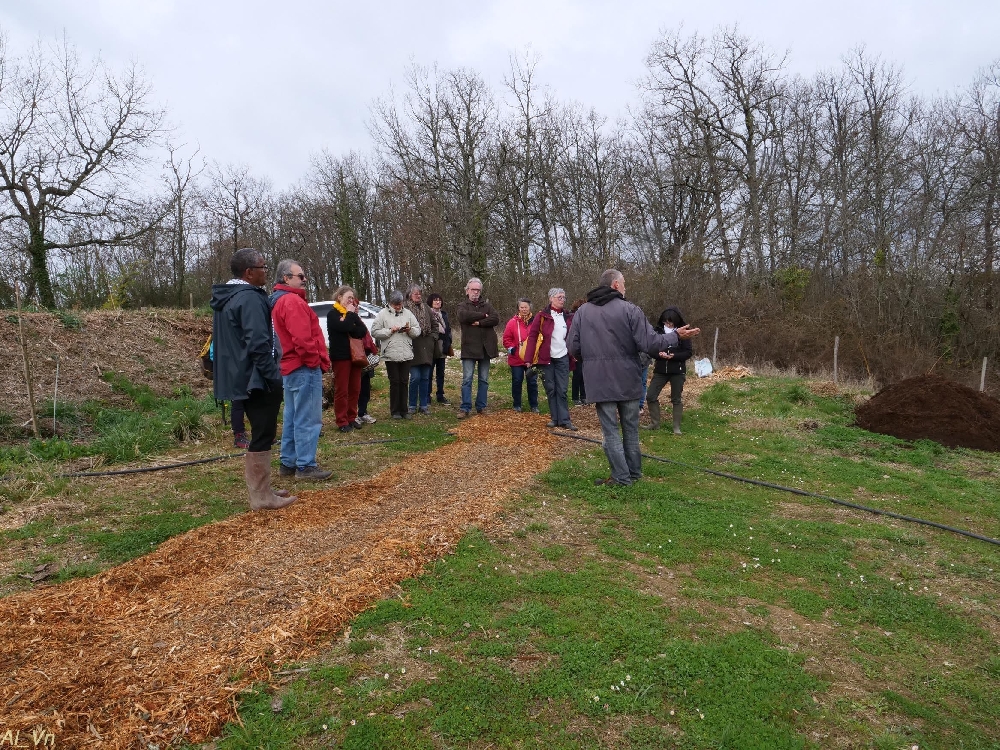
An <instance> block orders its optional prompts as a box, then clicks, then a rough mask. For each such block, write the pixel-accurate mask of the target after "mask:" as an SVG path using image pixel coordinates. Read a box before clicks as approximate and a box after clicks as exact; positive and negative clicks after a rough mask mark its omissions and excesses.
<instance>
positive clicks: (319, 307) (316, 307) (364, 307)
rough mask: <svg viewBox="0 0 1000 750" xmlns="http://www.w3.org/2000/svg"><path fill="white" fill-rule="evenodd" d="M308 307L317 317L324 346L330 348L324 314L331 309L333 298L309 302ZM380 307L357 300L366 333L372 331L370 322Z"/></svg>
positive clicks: (373, 320)
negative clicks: (324, 342)
mask: <svg viewBox="0 0 1000 750" xmlns="http://www.w3.org/2000/svg"><path fill="white" fill-rule="evenodd" d="M309 307H311V308H312V309H313V312H314V313H316V317H318V318H319V327H320V329H321V330H322V331H323V340H324V341H326V348H327V349H329V348H330V338H329V333H327V330H326V316H327V314H328V313H329V312H330V310H332V309H333V300H332V299H331V300H324V301H323V302H310V303H309ZM381 309H382V308H381V307H379V306H378V305H373V304H372V303H371V302H358V317H360V318H361V320H362V321H363V322H364V324H365V326H366V327H367V328H368V333H371V332H372V323H374V322H375V316H376V315H378V314H379V311H380V310H381Z"/></svg>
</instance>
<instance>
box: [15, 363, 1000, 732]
mask: <svg viewBox="0 0 1000 750" xmlns="http://www.w3.org/2000/svg"><path fill="white" fill-rule="evenodd" d="M453 375H454V373H451V374H450V377H453ZM453 386H454V383H450V385H449V396H451V397H452V399H453V400H455V394H454V392H453V391H454V388H453ZM383 388H384V378H381V379H379V380H378V381H376V394H375V397H374V400H373V405H374V407H375V409H374V410H375V413H376V416H380V417H381V416H384V415H383V414H382V413H381V411H380V410H382V411H384V403H383V401H384V399H385V393H384V392H382V390H381V389H383ZM491 391H492V393H491V408H503V407H504V406H506V405H509V403H510V402H509V376H508V375H507V370H506V368H505V367H503V366H499V367H495V368H494V370H493V375H492V378H491ZM143 398H144V396H143V394H142V393H139V392H137V393H136V399H137V403H138V402H139V401H141V400H142V399H143ZM183 399H184V397H183V395H182V396H181V397H180V400H181V402H182V403H184V404H187V406H186V407H185V408H186V409H189V410H190V411H191V412H197V411H198V410H199V407H198V406H197V405H190V404H188V403H187V402H186V401H183ZM543 404H544V400H543ZM852 407H853V400H852V399H851V398H849V397H839V398H829V397H820V396H815V395H813V393H812V392H811V391H810V390H809V389H808V387H807V384H806V383H805V382H804V381H801V380H797V379H789V378H778V377H769V378H749V379H745V380H740V381H733V382H730V383H720V384H717V385H715V386H713V387H712V388H711V389H710V390H708V391H707V392H706V393H705V394H704V395H703V397H702V399H701V404H700V406H699V408H697V409H690V410H688V411H687V413H686V415H685V421H684V432H685V434H684V435H683V436H679V437H678V436H674V435H672V434H669V432H658V433H644V437H643V440H644V449H645V451H646V452H647V453H650V454H654V455H657V456H662V457H665V458H668V459H671V460H673V461H678V462H682V463H684V464H688V465H690V466H692V467H707V468H712V469H716V470H721V471H725V472H729V473H732V474H737V475H740V476H744V477H748V478H755V479H761V480H765V481H769V482H775V483H778V484H782V485H786V486H790V487H796V488H800V489H804V490H808V491H811V492H815V493H819V494H824V495H831V496H834V497H838V498H842V499H845V500H850V501H852V502H857V503H860V504H864V505H868V506H872V507H878V508H883V509H887V510H892V511H894V512H898V513H902V514H908V515H913V516H919V517H921V518H925V519H929V520H934V521H938V522H940V523H944V524H948V525H952V526H957V527H962V528H966V529H969V530H971V531H975V532H977V533H980V534H983V535H986V536H990V537H994V538H997V537H1000V480H998V477H1000V455H996V454H988V453H982V452H976V451H966V450H949V449H946V448H942V447H941V446H939V445H937V444H935V443H930V442H917V443H908V442H904V441H900V440H896V439H894V438H890V437H886V436H881V435H876V434H873V433H868V432H865V431H862V430H859V429H857V428H854V427H851V426H850V424H851V421H852ZM138 408H139V409H142V410H144V411H143V413H146V414H151V415H164V418H163V423H162V426H160V427H157V434H158V435H161V436H162V435H163V433H164V431H165V430H167V429H168V426H169V424H170V423H169V421H168V420H166V418H165V417H166V416H169V415H170V414H172V413H173V411H175V410H173V409H171V405H170V404H169V403H167V402H165V401H156V402H149V403H148V404H146V406H145V407H143V406H141V405H140V406H139V407H138ZM585 408H586V407H585ZM157 419H160V417H157ZM217 421H218V420H217V418H213V417H206V418H204V419H202V420H201V421H199V420H197V419H196V420H194V424H195V426H196V427H197V428H198V429H200V430H203V433H204V434H203V435H202V437H201V438H200V442H197V443H193V442H192V441H191V439H190V436H188V440H187V441H186V442H184V443H181V444H178V443H176V439H177V438H178V437H183V435H177V434H176V433H173V432H172V428H170V429H171V433H168V436H169V434H173V435H174V437H173V440H174V441H175V442H174V443H173V445H175V446H176V447H175V448H172V449H168V450H167V452H166V454H165V455H166V457H167V458H180V457H192V454H193V453H215V452H219V451H228V450H230V448H229V447H228V445H227V440H229V439H230V436H229V434H228V433H227V431H226V430H225V429H224V428H222V427H221V425H218V424H215V422H217ZM454 424H455V412H454V409H453V408H450V409H439V408H435V409H434V411H433V414H432V416H431V417H429V418H423V419H415V420H412V421H410V422H405V423H399V422H392V421H390V420H387V419H380V420H379V423H378V424H377V425H375V426H374V427H372V428H370V429H366V430H365V431H364V432H363V433H360V434H358V435H356V436H353V437H352V438H351V440H350V441H349V440H344V439H341V438H340V437H339V436H337V435H333V436H332V437H330V436H328V437H325V438H324V439H323V440H322V441H321V445H320V462H321V464H323V465H325V466H327V467H329V468H331V469H333V470H334V471H335V472H336V478H337V479H338V480H339V481H346V480H350V479H354V478H358V477H363V476H370V475H371V474H373V473H375V472H377V471H378V470H380V469H381V468H383V467H384V466H386V465H388V464H391V463H393V462H395V461H398V460H400V459H401V458H402V457H404V456H405V455H406V454H408V453H409V452H412V451H416V450H427V449H430V448H433V447H436V446H437V445H441V444H442V443H443V442H444V441H446V440H449V439H450V437H449V436H448V435H447V434H446V432H445V430H446V429H447V428H449V427H451V426H453V425H454ZM122 430H125V428H124V427H123V428H122ZM111 432H112V433H113V432H114V430H111ZM106 434H107V433H106ZM389 438H404V440H403V441H402V442H397V443H386V444H380V445H370V446H361V445H357V444H356V442H357V441H360V440H377V439H389ZM101 439H102V437H101V434H97V435H96V436H95V437H94V438H93V441H92V442H91V443H89V444H88V445H86V446H82V447H81V446H79V445H77V446H75V448H74V451H75V452H76V454H77V455H84V454H85V455H94V453H95V452H97V451H98V448H97V447H95V443H97V442H98V441H100V440H101ZM104 439H106V438H104ZM157 439H163V440H166V438H157ZM352 441H353V442H352ZM123 444H124V443H123ZM136 444H138V443H133V445H136ZM151 445H152V443H151ZM573 446H574V447H577V448H579V449H580V450H579V452H576V453H574V454H572V455H570V457H568V458H566V459H563V460H560V461H558V462H557V463H555V464H554V465H553V466H552V467H551V468H550V469H549V471H547V472H546V473H545V474H544V475H542V476H540V477H539V478H538V479H537V481H536V482H535V484H534V485H533V486H532V487H530V488H529V489H528V490H527V491H525V492H524V493H522V494H521V495H520V496H519V497H517V498H515V499H514V500H512V502H511V506H510V509H509V511H508V513H507V515H506V516H505V518H504V519H503V520H502V523H500V524H499V526H497V527H496V528H491V529H489V530H487V531H478V530H477V531H473V532H470V533H469V534H468V535H467V536H466V537H465V538H464V540H463V541H462V542H461V543H460V544H459V545H458V546H457V549H456V551H455V553H454V554H451V555H448V556H446V557H444V558H442V559H440V560H439V561H438V562H436V563H435V564H433V565H431V566H429V567H428V569H427V570H426V571H425V574H424V575H422V576H420V577H419V578H417V579H414V580H411V581H408V582H406V583H405V584H404V585H403V587H402V589H401V590H400V591H397V592H395V593H394V594H393V595H392V596H391V597H390V598H387V599H386V600H385V601H383V602H382V603H381V604H379V605H378V606H376V607H374V608H372V609H370V610H368V611H366V612H364V613H362V614H361V615H360V616H359V617H357V618H356V619H355V621H354V622H353V623H352V624H351V626H350V628H349V630H347V631H346V632H345V633H343V634H341V635H340V636H339V637H338V638H337V639H336V640H335V641H334V642H331V643H330V644H328V645H327V646H326V647H325V648H322V649H321V656H320V657H318V658H317V659H315V660H313V661H310V662H306V663H300V664H289V665H286V666H285V667H284V668H283V669H282V670H281V671H280V672H279V673H278V674H277V675H276V684H275V685H274V686H270V687H269V686H263V685H261V686H258V688H257V689H255V690H254V691H253V692H251V693H249V694H246V695H244V696H243V697H242V699H241V701H240V722H239V723H233V724H231V725H229V726H227V727H226V729H225V732H224V735H223V736H222V737H221V738H219V739H218V740H216V741H215V742H213V743H210V745H209V746H210V747H211V746H214V747H216V748H218V749H219V750H221V749H222V748H226V749H234V748H313V747H316V748H319V747H343V748H452V747H463V748H465V747H469V748H534V747H538V748H541V747H544V748H546V749H547V750H550V749H552V748H597V747H608V748H619V747H620V748H661V747H662V748H672V747H678V748H800V747H801V748H838V747H843V748H869V747H870V748H884V749H885V750H890V749H892V750H894V749H896V748H912V747H913V746H914V745H916V746H918V747H920V748H943V749H950V748H997V747H1000V702H998V701H997V695H998V691H997V684H998V679H1000V548H998V547H996V546H991V545H989V544H987V543H984V542H981V541H976V540H973V539H968V538H964V537H960V536H957V535H954V534H951V533H948V532H945V531H940V530H935V529H930V528H926V527H920V526H915V525H911V524H907V523H904V522H900V521H892V520H888V519H884V518H878V517H875V516H873V515H871V514H867V513H863V512H859V511H854V510H848V509H844V508H841V507H837V506H834V505H832V504H829V503H827V502H825V501H822V500H819V499H816V498H809V497H802V496H796V495H792V494H788V493H783V492H778V491H775V490H772V489H766V488H762V487H755V486H752V485H748V484H742V483H737V482H733V481H731V480H728V479H724V478H722V477H718V476H713V475H710V474H706V473H703V472H700V471H697V470H696V469H693V468H685V467H681V466H678V465H675V464H667V463H660V462H656V461H650V460H647V461H646V462H645V464H644V470H645V474H646V477H645V479H644V480H643V481H642V482H640V483H639V484H638V485H636V486H634V487H630V488H614V489H612V488H595V487H594V485H593V480H594V479H595V478H597V477H601V476H606V473H607V467H606V463H605V460H604V457H603V454H602V453H601V451H600V449H599V448H597V447H596V446H588V445H581V444H578V443H574V444H573ZM143 450H145V449H143ZM149 450H150V451H152V450H153V449H152V448H150V449H149ZM124 453H125V456H127V455H128V451H127V450H126V451H124ZM101 455H106V456H107V460H121V458H116V456H118V455H119V454H118V453H115V452H114V450H112V448H110V447H109V448H108V450H107V453H105V454H101ZM7 460H8V462H9V463H8V468H10V467H13V471H12V472H11V475H10V476H9V477H8V481H6V482H4V483H2V484H0V505H2V507H3V512H2V513H0V522H2V521H3V520H4V518H5V517H6V518H9V517H10V515H8V514H13V513H16V512H18V511H19V510H20V509H23V508H25V507H28V506H35V507H50V508H51V509H50V510H48V511H46V512H44V513H41V514H40V515H38V517H37V518H34V519H33V520H32V521H31V522H30V523H28V524H26V525H20V526H17V527H16V528H11V529H8V530H0V539H2V540H3V546H4V547H5V548H6V549H7V550H8V556H10V555H13V556H14V557H16V558H18V559H17V560H16V563H12V564H13V565H14V569H13V571H12V572H11V573H9V574H8V575H7V576H6V577H5V578H3V580H2V581H0V583H2V585H3V591H4V592H5V593H9V592H11V591H15V590H21V589H24V588H26V587H28V586H29V585H30V584H29V583H28V582H27V581H25V580H24V579H22V578H19V577H18V575H17V573H20V572H26V571H31V570H32V569H34V568H35V567H36V566H38V565H39V564H43V563H46V562H55V563H57V564H58V565H59V566H60V572H59V574H58V576H57V577H56V579H55V580H60V579H66V578H69V577H73V576H80V575H92V574H93V573H95V572H97V571H99V570H102V569H105V568H107V567H109V566H111V565H114V564H117V563H118V562H120V561H123V560H127V559H131V558H134V557H136V556H139V555H141V554H144V553H145V552H146V551H148V550H150V549H153V548H155V546H156V545H157V544H159V543H160V542H162V541H163V540H165V539H167V538H170V537H171V536H173V535H175V534H178V533H181V532H183V531H185V530H187V529H188V528H192V527H194V526H197V525H201V524H203V523H208V522H211V521H213V520H216V519H220V518H225V517H228V516H231V515H233V514H235V513H240V512H244V511H245V507H246V506H245V497H244V493H245V490H244V488H243V486H242V475H241V472H239V471H238V470H237V469H236V468H234V465H233V463H232V462H222V463H218V464H206V465H202V466H194V467H189V468H187V469H181V470H177V471H172V472H164V473H161V474H153V475H138V476H135V477H130V478H126V479H120V480H73V481H71V480H68V479H58V478H54V477H53V474H55V473H58V471H59V470H60V469H61V467H62V466H63V465H64V464H62V463H60V461H59V460H57V458H56V457H50V458H43V457H39V456H27V457H25V456H21V457H20V460H19V459H18V456H17V455H15V454H13V453H8V454H7ZM11 550H13V552H11ZM8 562H9V561H8Z"/></svg>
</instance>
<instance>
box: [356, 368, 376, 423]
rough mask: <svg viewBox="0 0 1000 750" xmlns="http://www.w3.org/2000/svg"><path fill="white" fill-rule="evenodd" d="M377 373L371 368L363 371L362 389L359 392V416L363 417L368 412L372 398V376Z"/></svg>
mask: <svg viewBox="0 0 1000 750" xmlns="http://www.w3.org/2000/svg"><path fill="white" fill-rule="evenodd" d="M373 377H375V373H374V372H373V371H371V370H363V371H362V372H361V391H360V392H359V393H358V416H359V417H363V416H364V415H365V414H367V413H368V402H369V401H371V398H372V378H373Z"/></svg>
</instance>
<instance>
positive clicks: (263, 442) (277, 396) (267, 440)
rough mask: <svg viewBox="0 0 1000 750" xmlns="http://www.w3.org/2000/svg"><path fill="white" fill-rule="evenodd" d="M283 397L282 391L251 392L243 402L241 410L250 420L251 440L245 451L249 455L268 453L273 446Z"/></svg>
mask: <svg viewBox="0 0 1000 750" xmlns="http://www.w3.org/2000/svg"><path fill="white" fill-rule="evenodd" d="M283 396H284V391H283V390H278V391H270V392H268V391H262V390H253V391H250V395H249V396H248V397H247V399H246V401H244V402H243V410H244V411H245V412H246V415H247V419H248V420H250V432H251V439H250V447H249V448H247V450H248V451H250V452H251V453H260V452H262V451H269V450H271V446H273V445H274V438H275V436H276V435H277V434H278V412H279V411H281V401H282V398H283Z"/></svg>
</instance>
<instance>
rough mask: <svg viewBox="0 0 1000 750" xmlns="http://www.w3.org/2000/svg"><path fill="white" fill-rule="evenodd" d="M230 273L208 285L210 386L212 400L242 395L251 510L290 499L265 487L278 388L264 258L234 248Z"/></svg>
mask: <svg viewBox="0 0 1000 750" xmlns="http://www.w3.org/2000/svg"><path fill="white" fill-rule="evenodd" d="M229 265H230V269H231V270H232V273H233V278H231V279H230V280H229V281H228V282H226V283H225V284H214V285H213V286H212V301H211V307H212V311H213V313H214V314H213V316H212V341H213V342H214V343H215V350H214V370H215V377H214V378H213V380H214V392H215V398H216V400H218V401H235V400H237V399H243V400H244V409H245V411H246V416H247V418H248V419H249V420H250V429H251V430H252V432H253V438H252V439H251V441H250V445H249V447H248V448H247V453H246V456H245V458H244V464H245V465H244V472H243V473H244V477H245V479H246V483H247V491H248V493H249V495H250V508H251V510H275V509H277V508H283V507H284V506H286V505H288V504H289V503H292V502H294V501H295V499H296V498H295V497H294V496H292V495H289V493H288V491H287V490H272V489H271V447H272V446H273V445H274V439H275V437H276V435H277V433H278V411H279V410H280V409H281V399H282V396H283V393H284V389H283V383H282V380H281V369H280V368H279V366H278V357H276V356H275V340H274V329H273V328H272V325H271V306H270V305H269V304H268V301H267V292H266V291H264V284H265V283H266V282H267V264H266V263H265V262H264V256H263V255H262V254H261V253H260V252H259V251H257V250H254V249H252V248H243V249H241V250H237V251H236V253H235V254H234V255H233V258H232V260H231V261H230V264H229Z"/></svg>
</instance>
